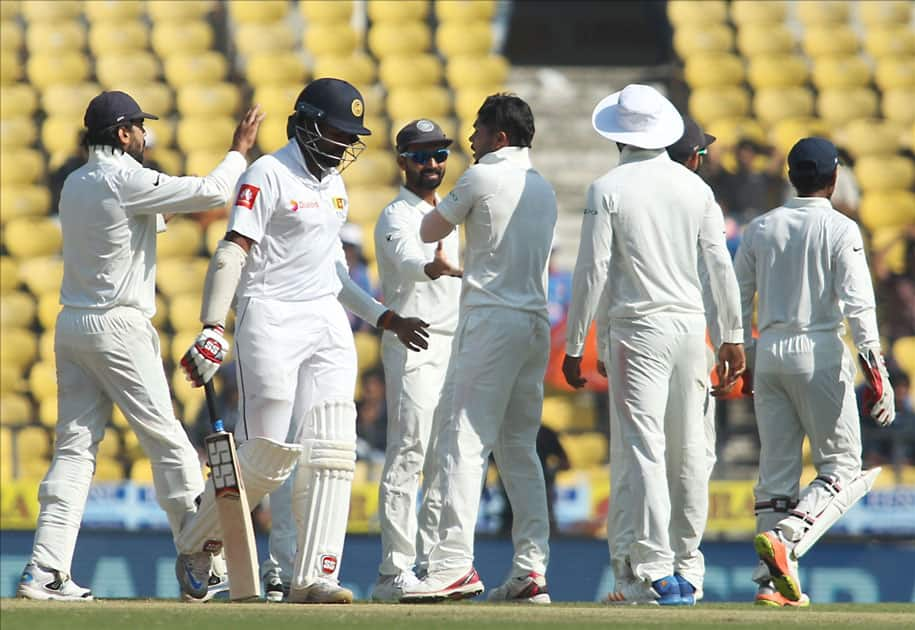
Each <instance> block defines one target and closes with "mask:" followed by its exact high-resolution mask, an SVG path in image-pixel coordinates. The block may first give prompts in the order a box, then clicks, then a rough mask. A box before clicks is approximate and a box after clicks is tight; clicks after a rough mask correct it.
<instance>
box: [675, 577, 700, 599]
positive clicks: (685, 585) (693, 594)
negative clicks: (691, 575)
mask: <svg viewBox="0 0 915 630" xmlns="http://www.w3.org/2000/svg"><path fill="white" fill-rule="evenodd" d="M674 579H675V580H677V585H678V586H679V587H680V605H681V606H695V605H696V602H697V601H698V600H699V599H700V598H701V595H700V594H699V593H697V589H696V587H695V586H693V585H692V584H690V582H689V580H687V579H686V578H685V577H683V576H682V575H680V574H679V573H674Z"/></svg>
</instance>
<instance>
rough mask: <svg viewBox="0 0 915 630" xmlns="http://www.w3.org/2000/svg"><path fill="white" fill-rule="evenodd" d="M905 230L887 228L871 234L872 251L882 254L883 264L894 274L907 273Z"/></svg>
mask: <svg viewBox="0 0 915 630" xmlns="http://www.w3.org/2000/svg"><path fill="white" fill-rule="evenodd" d="M904 230H905V228H904V227H903V228H900V227H886V228H879V229H876V230H874V231H873V232H871V235H870V251H875V252H881V253H882V256H883V264H884V265H886V267H887V269H889V270H890V271H891V272H892V273H896V274H899V275H902V274H904V273H905V254H906V252H905V250H906V238H905V233H904Z"/></svg>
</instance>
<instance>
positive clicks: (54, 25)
mask: <svg viewBox="0 0 915 630" xmlns="http://www.w3.org/2000/svg"><path fill="white" fill-rule="evenodd" d="M25 45H26V48H28V50H29V52H30V53H33V54H34V53H41V54H52V53H55V54H73V53H76V54H80V51H81V50H83V49H84V48H85V47H86V29H85V27H83V25H82V24H81V23H79V22H78V21H76V20H68V21H64V22H39V23H36V24H32V25H30V26H29V29H28V31H27V32H26V37H25Z"/></svg>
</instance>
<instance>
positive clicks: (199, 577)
mask: <svg viewBox="0 0 915 630" xmlns="http://www.w3.org/2000/svg"><path fill="white" fill-rule="evenodd" d="M212 565H213V558H212V556H211V555H210V553H209V552H207V551H199V552H197V553H189V554H188V553H182V554H178V559H177V560H176V561H175V577H177V578H178V586H179V587H180V588H181V596H182V599H184V600H185V601H205V598H206V596H207V593H208V591H209V587H210V573H211V571H210V569H211V568H212Z"/></svg>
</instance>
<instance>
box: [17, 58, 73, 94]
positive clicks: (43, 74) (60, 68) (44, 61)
mask: <svg viewBox="0 0 915 630" xmlns="http://www.w3.org/2000/svg"><path fill="white" fill-rule="evenodd" d="M26 72H27V73H28V76H29V81H31V83H32V85H34V86H35V87H37V88H39V89H42V88H46V87H48V86H50V85H54V84H56V83H64V84H71V85H72V84H74V83H82V82H83V81H85V80H86V78H87V77H88V76H89V62H88V60H87V59H86V56H85V55H84V54H83V53H81V52H68V53H65V54H56V53H35V54H32V55H30V56H29V60H28V62H27V64H26Z"/></svg>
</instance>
